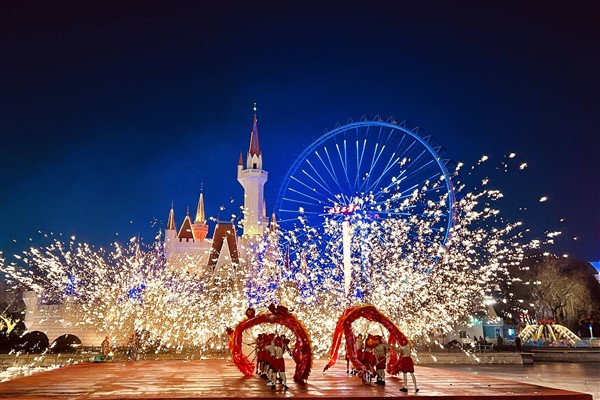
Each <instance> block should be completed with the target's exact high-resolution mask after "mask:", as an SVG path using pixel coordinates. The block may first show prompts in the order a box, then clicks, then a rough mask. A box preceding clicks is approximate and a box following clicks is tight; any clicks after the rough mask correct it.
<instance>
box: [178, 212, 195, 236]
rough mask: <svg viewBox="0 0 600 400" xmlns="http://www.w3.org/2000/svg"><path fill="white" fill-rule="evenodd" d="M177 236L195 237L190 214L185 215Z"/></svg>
mask: <svg viewBox="0 0 600 400" xmlns="http://www.w3.org/2000/svg"><path fill="white" fill-rule="evenodd" d="M177 237H178V238H179V239H180V240H181V239H192V240H193V239H194V231H193V229H192V220H190V214H189V212H188V215H186V216H185V219H184V220H183V224H181V228H179V233H178V234H177Z"/></svg>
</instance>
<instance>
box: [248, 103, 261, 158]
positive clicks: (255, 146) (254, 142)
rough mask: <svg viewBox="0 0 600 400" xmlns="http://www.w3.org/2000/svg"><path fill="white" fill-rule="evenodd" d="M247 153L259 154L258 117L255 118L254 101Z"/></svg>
mask: <svg viewBox="0 0 600 400" xmlns="http://www.w3.org/2000/svg"><path fill="white" fill-rule="evenodd" d="M248 153H249V154H250V155H251V156H258V155H260V145H259V142H258V119H257V118H256V103H254V121H253V122H252V132H251V133H250V149H249V150H248Z"/></svg>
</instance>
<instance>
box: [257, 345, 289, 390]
mask: <svg viewBox="0 0 600 400" xmlns="http://www.w3.org/2000/svg"><path fill="white" fill-rule="evenodd" d="M289 344H290V340H289V339H288V338H286V337H285V335H277V334H275V333H268V334H267V333H261V334H259V335H258V336H257V337H256V341H255V342H254V343H252V344H251V345H253V346H254V352H255V353H256V354H255V359H256V373H257V374H258V375H259V376H260V377H261V378H263V379H266V380H267V386H270V387H271V389H273V390H275V389H276V386H277V384H281V385H282V387H283V389H284V390H288V389H289V387H288V386H287V378H286V375H285V360H284V358H283V355H284V354H285V352H288V353H289V354H290V355H292V352H291V350H290V347H289Z"/></svg>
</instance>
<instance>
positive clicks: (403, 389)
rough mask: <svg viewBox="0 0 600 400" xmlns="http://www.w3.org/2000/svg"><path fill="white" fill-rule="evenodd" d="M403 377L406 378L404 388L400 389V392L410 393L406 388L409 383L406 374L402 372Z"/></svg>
mask: <svg viewBox="0 0 600 400" xmlns="http://www.w3.org/2000/svg"><path fill="white" fill-rule="evenodd" d="M402 375H403V377H404V386H402V388H401V389H400V391H402V392H408V388H407V387H406V382H407V379H406V372H402Z"/></svg>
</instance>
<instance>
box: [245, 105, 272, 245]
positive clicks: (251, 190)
mask: <svg viewBox="0 0 600 400" xmlns="http://www.w3.org/2000/svg"><path fill="white" fill-rule="evenodd" d="M267 178H268V174H267V171H264V170H263V169H262V152H261V151H260V145H259V141H258V121H257V118H256V103H255V104H254V121H253V123H252V132H251V133H250V148H249V149H248V155H247V159H246V168H244V160H243V158H242V155H241V154H240V159H239V162H238V174H237V179H238V182H239V183H240V184H241V185H242V186H243V187H244V233H243V236H244V237H248V236H255V235H263V234H264V233H265V230H266V228H267V222H268V221H267V219H266V218H265V216H264V185H265V182H267Z"/></svg>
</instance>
